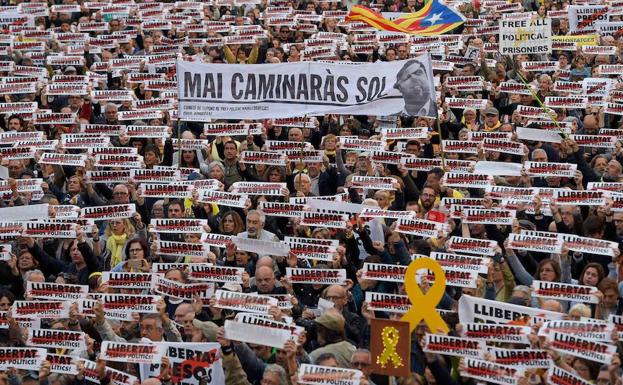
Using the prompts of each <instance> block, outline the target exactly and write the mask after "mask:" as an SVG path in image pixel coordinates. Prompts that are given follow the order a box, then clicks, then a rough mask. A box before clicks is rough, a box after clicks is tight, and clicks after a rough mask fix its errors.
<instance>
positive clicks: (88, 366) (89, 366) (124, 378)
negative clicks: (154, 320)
mask: <svg viewBox="0 0 623 385" xmlns="http://www.w3.org/2000/svg"><path fill="white" fill-rule="evenodd" d="M104 24H106V23H104ZM82 362H84V378H85V379H86V380H88V381H90V382H93V383H96V384H97V383H99V373H98V372H97V370H96V365H97V364H96V363H95V362H93V361H89V360H82ZM104 373H106V375H107V376H108V375H110V379H111V380H112V381H114V382H116V383H119V384H123V385H134V384H135V383H136V382H140V381H139V379H138V378H136V377H134V376H131V375H129V374H127V373H125V372H122V371H120V370H116V369H112V368H109V367H108V366H107V367H106V368H105V370H104Z"/></svg>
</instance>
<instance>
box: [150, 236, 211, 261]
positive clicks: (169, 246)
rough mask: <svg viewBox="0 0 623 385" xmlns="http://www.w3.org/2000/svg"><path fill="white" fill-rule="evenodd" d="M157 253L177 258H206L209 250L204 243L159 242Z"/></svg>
mask: <svg viewBox="0 0 623 385" xmlns="http://www.w3.org/2000/svg"><path fill="white" fill-rule="evenodd" d="M156 247H157V248H156V253H158V254H160V255H171V256H176V257H205V256H207V254H208V251H209V250H208V248H207V247H205V245H204V244H202V243H190V242H175V241H162V240H160V241H157V246H156Z"/></svg>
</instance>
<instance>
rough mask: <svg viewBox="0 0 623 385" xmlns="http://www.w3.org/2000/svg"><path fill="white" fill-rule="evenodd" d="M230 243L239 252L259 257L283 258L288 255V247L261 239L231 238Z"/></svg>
mask: <svg viewBox="0 0 623 385" xmlns="http://www.w3.org/2000/svg"><path fill="white" fill-rule="evenodd" d="M231 241H232V242H234V243H235V244H236V247H237V248H238V249H240V250H244V251H250V252H252V253H257V254H261V255H274V256H284V257H285V256H287V255H288V254H289V253H290V247H289V246H288V245H286V244H285V243H281V242H273V241H263V240H261V239H252V238H242V237H239V236H234V237H231Z"/></svg>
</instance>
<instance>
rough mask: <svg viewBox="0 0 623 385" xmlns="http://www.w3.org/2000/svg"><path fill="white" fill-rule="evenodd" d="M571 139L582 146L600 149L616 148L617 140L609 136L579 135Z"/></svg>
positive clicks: (570, 136) (570, 137) (572, 135)
mask: <svg viewBox="0 0 623 385" xmlns="http://www.w3.org/2000/svg"><path fill="white" fill-rule="evenodd" d="M569 139H572V140H574V141H575V142H576V143H577V144H578V145H580V146H586V147H598V148H614V146H615V144H616V142H617V138H616V137H615V136H607V135H578V134H571V135H569Z"/></svg>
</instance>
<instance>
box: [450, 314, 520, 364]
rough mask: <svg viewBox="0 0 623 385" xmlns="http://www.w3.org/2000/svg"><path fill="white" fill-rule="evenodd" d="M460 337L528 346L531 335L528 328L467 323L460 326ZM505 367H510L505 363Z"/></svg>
mask: <svg viewBox="0 0 623 385" xmlns="http://www.w3.org/2000/svg"><path fill="white" fill-rule="evenodd" d="M462 326H463V328H462V336H463V337H466V338H473V339H480V340H486V341H493V342H504V343H516V344H525V345H529V344H530V341H529V340H528V336H529V335H530V334H531V333H532V328H531V327H530V326H519V325H495V324H487V323H473V322H467V323H465V324H462ZM505 365H510V363H506V364H505Z"/></svg>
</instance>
